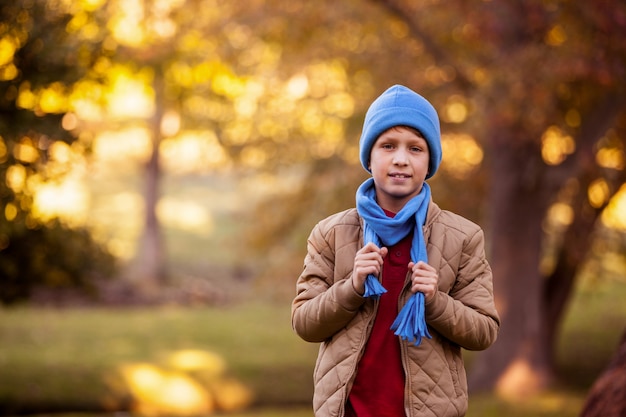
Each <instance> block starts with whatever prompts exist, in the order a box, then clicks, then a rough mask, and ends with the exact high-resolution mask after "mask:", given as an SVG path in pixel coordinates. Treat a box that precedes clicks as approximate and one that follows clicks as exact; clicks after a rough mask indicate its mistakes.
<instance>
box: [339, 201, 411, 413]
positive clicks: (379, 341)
mask: <svg viewBox="0 0 626 417" xmlns="http://www.w3.org/2000/svg"><path fill="white" fill-rule="evenodd" d="M388 215H389V213H388ZM412 239H413V234H412V233H411V234H409V235H408V236H406V237H405V238H404V239H402V240H401V241H400V242H398V243H397V244H396V245H394V246H392V247H389V248H388V249H389V253H388V254H387V256H386V257H385V259H384V262H383V269H382V274H383V277H382V284H383V286H384V287H385V289H386V290H387V292H386V293H384V294H383V295H381V296H380V304H379V305H378V312H377V314H376V318H375V319H374V327H373V328H372V333H371V334H370V337H369V340H368V342H367V345H366V347H365V352H364V353H363V357H362V358H361V360H360V362H359V366H358V370H357V375H356V379H355V381H354V386H353V387H352V391H350V395H349V397H348V402H347V404H346V417H404V416H405V413H404V369H403V368H402V359H401V357H400V343H399V339H398V337H397V336H396V335H395V334H394V333H393V330H391V329H390V327H391V324H392V323H393V321H394V320H395V318H396V316H397V315H398V297H399V296H400V292H401V291H402V287H403V286H404V281H405V279H406V275H407V273H408V265H409V262H410V260H411V241H412Z"/></svg>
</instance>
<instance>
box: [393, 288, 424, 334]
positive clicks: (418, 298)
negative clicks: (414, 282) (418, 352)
mask: <svg viewBox="0 0 626 417" xmlns="http://www.w3.org/2000/svg"><path fill="white" fill-rule="evenodd" d="M391 330H395V333H394V334H395V335H396V336H400V338H401V339H402V340H405V341H407V342H413V344H414V345H415V346H419V344H420V343H422V338H423V337H427V338H429V339H432V336H431V335H430V333H429V332H428V328H427V327H426V317H425V314H424V294H423V293H421V292H417V293H415V294H413V295H412V296H411V297H410V298H409V300H408V301H407V303H406V304H405V305H404V307H402V310H400V313H398V317H396V319H395V320H394V322H393V324H392V325H391Z"/></svg>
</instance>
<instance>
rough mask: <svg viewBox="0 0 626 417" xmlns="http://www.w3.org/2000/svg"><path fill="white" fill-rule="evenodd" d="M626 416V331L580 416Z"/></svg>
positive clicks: (590, 393)
mask: <svg viewBox="0 0 626 417" xmlns="http://www.w3.org/2000/svg"><path fill="white" fill-rule="evenodd" d="M623 416H626V331H625V332H624V334H623V336H622V341H621V342H620V345H619V347H618V349H617V352H616V353H615V356H614V357H613V360H612V361H611V363H610V364H609V366H608V367H607V368H606V370H605V371H604V372H603V373H602V374H601V375H600V376H599V377H598V379H597V380H596V382H595V383H594V384H593V386H592V387H591V390H590V391H589V394H588V396H587V401H586V402H585V405H584V406H583V410H582V412H581V413H580V417H623Z"/></svg>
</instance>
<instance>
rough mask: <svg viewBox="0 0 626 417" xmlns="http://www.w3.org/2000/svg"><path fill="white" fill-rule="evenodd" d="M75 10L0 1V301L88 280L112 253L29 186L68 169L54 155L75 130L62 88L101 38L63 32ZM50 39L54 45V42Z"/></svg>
mask: <svg viewBox="0 0 626 417" xmlns="http://www.w3.org/2000/svg"><path fill="white" fill-rule="evenodd" d="M72 18H73V15H72V14H71V13H70V11H69V10H65V9H64V8H62V7H60V6H59V7H53V6H48V5H47V4H46V3H45V2H42V1H35V2H33V1H15V2H10V4H3V5H2V6H0V22H1V24H0V55H1V56H2V58H1V59H0V208H2V211H1V212H0V276H1V277H2V279H1V280H0V301H2V302H5V303H10V302H15V301H19V300H22V299H24V298H27V297H28V296H29V294H30V292H31V290H32V288H33V287H35V286H41V285H50V286H56V287H64V286H81V285H86V284H88V278H90V277H91V278H93V276H94V275H99V276H106V275H108V274H110V273H111V272H112V264H113V259H112V257H111V256H110V254H108V253H107V251H106V250H104V249H103V248H102V247H101V246H99V245H97V244H96V243H95V242H94V241H93V239H91V237H90V235H89V234H88V233H87V232H86V231H85V230H76V229H74V228H71V227H68V225H66V224H63V223H62V222H59V221H58V220H56V219H46V218H42V216H41V215H40V213H38V207H37V206H36V204H34V203H35V201H34V197H35V196H34V191H35V190H34V188H36V187H38V186H41V185H45V184H49V183H53V182H54V181H55V180H57V179H58V177H59V176H62V175H63V174H64V173H65V172H66V171H67V170H68V166H67V163H64V162H62V161H61V160H60V159H63V158H59V155H61V154H67V153H70V152H71V147H70V144H72V143H74V142H75V139H76V137H74V136H73V135H72V134H71V133H70V132H69V131H68V130H67V129H65V128H63V127H62V125H63V120H64V119H63V117H64V114H65V113H66V112H67V110H68V108H67V105H66V101H65V94H66V93H67V91H68V90H70V89H71V86H72V83H74V82H75V81H76V80H78V79H79V78H80V77H81V76H82V75H83V74H84V73H85V72H86V70H87V68H88V67H89V65H90V64H91V62H92V59H93V57H94V55H95V54H96V53H97V51H98V49H99V43H98V42H97V41H94V42H84V43H83V42H81V39H80V38H78V37H72V36H70V34H69V33H68V32H67V31H66V28H67V27H70V26H71V22H72ZM52 45H54V46H55V48H54V49H53V48H51V46H52Z"/></svg>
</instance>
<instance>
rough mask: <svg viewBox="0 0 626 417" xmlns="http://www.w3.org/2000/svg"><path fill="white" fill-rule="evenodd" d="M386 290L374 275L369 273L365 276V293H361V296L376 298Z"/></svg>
mask: <svg viewBox="0 0 626 417" xmlns="http://www.w3.org/2000/svg"><path fill="white" fill-rule="evenodd" d="M386 292H387V290H386V289H385V287H383V286H382V284H381V283H380V281H378V279H377V278H376V277H375V276H374V275H371V274H370V275H368V276H367V278H365V293H364V294H363V297H376V298H378V297H380V296H381V295H383V294H384V293H386Z"/></svg>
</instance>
